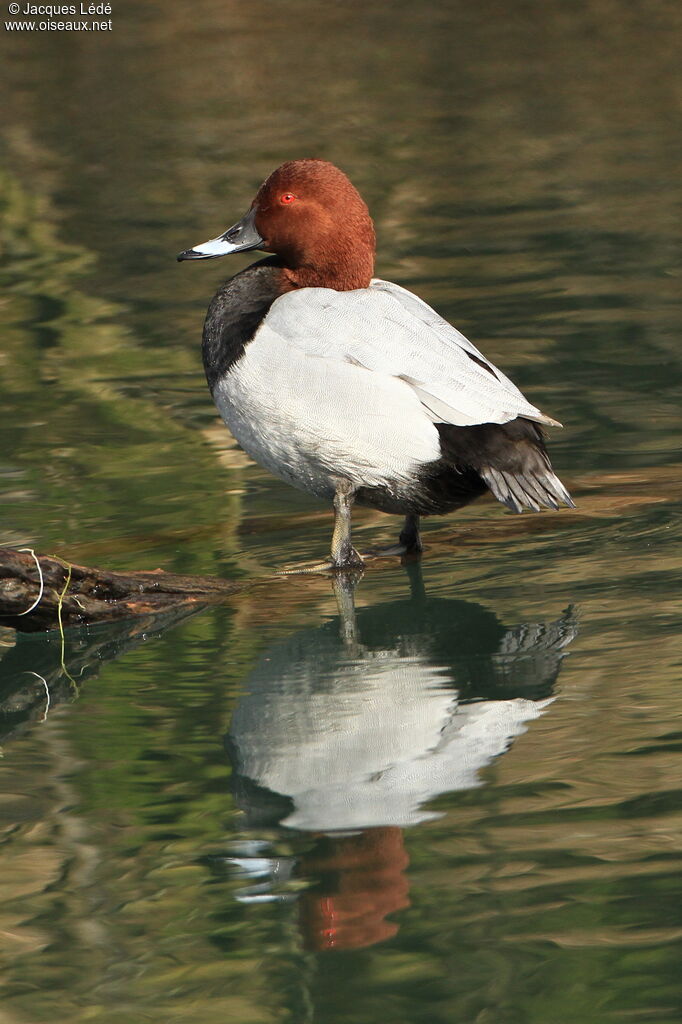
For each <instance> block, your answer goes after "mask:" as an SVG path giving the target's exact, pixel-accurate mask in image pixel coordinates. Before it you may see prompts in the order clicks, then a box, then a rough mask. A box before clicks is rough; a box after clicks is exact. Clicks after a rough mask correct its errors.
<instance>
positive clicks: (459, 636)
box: [0, 0, 682, 1024]
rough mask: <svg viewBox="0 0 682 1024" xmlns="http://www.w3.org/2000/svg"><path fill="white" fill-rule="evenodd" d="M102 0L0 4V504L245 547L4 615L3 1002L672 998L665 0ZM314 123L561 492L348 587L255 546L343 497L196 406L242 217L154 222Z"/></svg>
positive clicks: (199, 546)
mask: <svg viewBox="0 0 682 1024" xmlns="http://www.w3.org/2000/svg"><path fill="white" fill-rule="evenodd" d="M112 21H113V31H112V33H111V34H110V35H108V36H106V37H105V36H104V35H102V36H97V37H95V36H92V37H87V38H86V36H80V37H79V38H76V37H75V36H74V37H73V38H67V37H66V36H65V35H60V34H58V33H46V34H44V35H42V36H38V35H32V36H29V35H28V34H26V35H19V34H16V33H13V34H12V37H11V38H10V34H9V33H6V32H2V33H0V47H1V48H2V72H0V73H1V74H2V77H3V86H4V88H3V96H4V97H5V102H4V103H3V105H2V110H0V130H1V132H2V141H1V143H0V145H1V148H2V157H3V160H2V170H1V171H0V208H1V209H2V229H1V234H0V244H1V256H2V258H1V261H0V282H1V283H2V291H3V300H2V304H1V305H0V326H1V329H2V343H1V345H0V358H1V360H2V362H1V364H0V373H1V375H2V376H1V379H0V390H1V393H2V408H3V416H2V417H1V418H0V496H1V497H2V505H3V516H2V521H1V523H0V543H2V544H9V545H13V546H18V547H23V546H30V547H33V548H35V549H36V550H41V551H49V552H54V553H56V554H59V555H60V556H61V557H63V558H65V559H69V560H73V561H80V562H83V563H86V564H93V565H97V564H101V565H106V566H109V567H112V568H139V569H143V568H147V569H153V568H156V567H157V566H160V567H162V568H164V569H167V570H170V571H176V572H187V573H210V574H217V575H221V576H224V577H226V578H238V579H241V580H243V581H248V580H258V581H259V583H258V585H257V586H256V587H249V588H246V589H244V590H243V591H242V592H240V593H239V594H237V595H235V596H234V597H233V598H232V599H231V600H230V602H229V604H228V605H227V606H225V607H222V608H214V609H211V610H207V611H204V612H202V613H200V614H197V615H194V616H191V617H186V618H180V619H178V620H176V621H164V622H157V623H142V624H122V625H118V626H117V627H116V628H115V629H113V628H97V629H91V630H83V631H79V630H76V631H72V632H69V633H67V635H66V636H65V638H64V642H63V643H62V641H61V638H60V637H59V635H58V634H57V635H52V634H50V635H47V636H43V635H34V636H15V635H14V634H13V633H11V632H9V631H5V632H3V633H2V635H0V642H1V643H2V645H3V646H2V647H1V648H0V653H2V659H1V660H0V714H1V718H2V721H1V725H0V729H1V734H2V737H3V738H2V744H3V759H2V787H1V790H0V822H1V826H2V831H1V833H0V835H1V840H0V841H1V845H0V864H1V866H2V870H1V871H0V879H2V881H1V882H0V942H1V943H2V947H3V961H4V968H3V985H4V990H3V1009H2V1013H1V1016H2V1021H3V1024H5V1022H7V1024H37V1022H41V1021H50V1022H54V1021H60V1022H61V1021H64V1022H69V1024H71V1022H74V1021H75V1022H80V1021H83V1022H85V1021H98V1022H99V1021H101V1022H102V1024H109V1022H114V1021H125V1022H126V1024H128V1022H131V1021H133V1022H136V1024H137V1022H138V1021H140V1022H142V1021H155V1022H157V1021H158V1022H163V1024H170V1022H181V1021H190V1020H191V1021H195V1020H198V1019H200V1020H202V1021H205V1022H206V1024H211V1022H213V1021H215V1022H216V1024H217V1022H219V1021H220V1022H221V1024H222V1022H223V1021H225V1020H234V1021H239V1022H245V1024H246V1022H249V1024H250V1022H268V1024H270V1022H273V1021H292V1022H297V1024H304V1022H305V1024H308V1022H312V1021H318V1022H322V1021H324V1022H325V1024H330V1022H334V1024H336V1022H339V1024H341V1022H345V1021H347V1022H353V1024H358V1022H361V1024H375V1022H376V1024H379V1022H382V1024H383V1022H386V1021H389V1022H391V1024H394V1022H395V1024H399V1022H408V1021H409V1022H410V1024H413V1022H421V1021H423V1022H424V1024H426V1022H428V1024H433V1022H441V1021H442V1022H443V1024H445V1022H448V1024H450V1022H453V1021H467V1022H469V1021H472V1022H473V1021H476V1022H477V1024H488V1022H493V1021H494V1022H495V1024H501V1022H504V1024H516V1022H524V1024H526V1022H534V1021H538V1022H541V1021H542V1022H545V1021H548V1020H549V1021H557V1022H561V1024H573V1022H574V1021H575V1022H576V1024H577V1022H580V1024H585V1022H590V1024H593V1022H594V1024H602V1022H607V1021H616V1020H618V1021H620V1020H632V1021H637V1022H645V1021H646V1022H649V1021H651V1022H662V1024H672V1022H674V1021H677V1020H679V1018H680V1010H681V1007H680V1002H681V998H680V996H681V990H680V982H679V968H678V964H679V940H680V933H681V925H680V915H679V909H678V908H679V905H680V885H679V863H678V861H679V846H680V843H679V838H680V828H679V792H680V767H679V766H680V761H679V748H680V736H681V735H682V725H681V723H680V711H681V705H680V695H679V694H680V687H679V679H680V663H681V661H682V646H681V644H680V638H679V615H680V601H679V578H680V571H681V569H682V555H681V551H682V548H681V546H680V541H681V539H682V538H681V530H680V476H681V466H680V449H681V447H682V445H681V441H682V426H681V421H680V413H679V409H680V398H681V395H680V391H681V389H680V372H679V371H680V359H679V341H678V338H679V326H680V316H679V312H680V292H679V259H678V257H679V252H678V238H679V206H678V204H677V194H676V193H677V188H678V185H677V181H678V176H679V160H680V147H679V144H678V143H677V140H676V136H675V134H674V129H673V126H674V124H675V119H676V117H677V111H678V108H677V102H678V97H679V69H678V65H679V30H680V14H679V10H678V8H677V6H676V5H673V4H672V3H668V2H666V0H661V2H656V3H652V4H648V5H638V4H634V5H633V4H624V3H619V2H617V0H615V2H614V0H595V2H592V3H591V4H589V5H582V4H578V5H569V6H568V7H567V6H566V5H562V4H559V3H558V2H554V0H551V2H549V3H543V4H540V3H536V2H531V0H528V2H522V3H519V4H516V5H514V7H513V9H512V8H510V7H509V5H505V4H500V3H497V2H495V0H490V2H489V3H484V4H477V5H467V4H461V5H454V4H453V5H444V4H435V3H431V2H427V3H423V4H421V5H419V6H418V8H415V6H414V5H412V4H407V3H403V2H401V0H391V2H389V3H386V4H383V5H379V6H375V7H373V8H372V7H370V8H368V7H367V5H366V4H360V3H356V2H355V0H350V2H348V3H344V4H336V5H334V4H322V3H317V2H312V0H292V2H290V3H288V4H286V5H273V4H271V3H270V4H267V3H264V2H263V0H255V2H254V3H251V4H249V5H244V4H238V3H236V2H231V0H230V2H227V3H226V2H224V0H221V2H220V3H217V2H214V0H202V2H200V3H197V4H194V5H192V6H191V8H190V7H188V6H187V5H185V4H180V3H177V2H175V0H167V2H166V3H164V4H156V3H148V4H145V5H143V6H141V5H139V4H138V5H136V4H132V3H130V2H129V0H120V2H119V3H118V4H117V5H116V8H115V10H114V11H113V14H112ZM305 155H318V156H324V157H326V158H328V159H331V160H334V161H335V162H337V163H339V164H340V165H341V166H342V167H343V168H344V169H345V170H346V171H348V173H349V174H350V175H351V177H352V178H353V180H354V181H355V182H356V184H357V185H358V187H359V188H360V189H361V190H362V192H363V194H365V195H366V197H367V200H368V202H369V204H370V206H371V209H372V212H373V214H374V216H375V219H376V223H377V230H378V236H379V258H378V272H379V274H380V275H381V276H385V277H389V278H392V279H393V280H396V281H398V282H399V283H401V284H403V285H405V286H406V287H409V288H412V289H414V290H416V291H418V292H419V294H420V295H422V296H423V297H424V298H425V299H426V300H427V301H429V302H431V303H432V304H434V305H435V306H436V307H437V308H438V310H439V311H440V312H442V313H443V314H444V315H445V316H447V317H449V318H450V319H451V320H452V321H453V322H455V323H456V324H457V326H459V327H460V328H461V329H462V330H464V331H465V333H467V334H468V335H469V336H470V337H471V338H472V340H474V341H475V342H476V343H477V344H479V346H480V347H481V348H482V349H483V351H484V352H485V353H486V354H487V355H488V356H489V357H490V358H492V359H493V360H494V361H495V362H497V363H498V364H499V365H500V366H501V367H502V368H503V369H504V370H505V371H506V372H508V373H509V374H510V375H511V376H512V377H513V379H514V380H515V381H516V382H517V383H518V384H519V385H520V386H521V387H522V388H523V390H524V391H525V392H526V393H527V394H528V396H529V398H530V399H531V400H532V401H534V402H536V403H537V404H539V405H540V406H541V407H542V408H543V409H545V410H546V411H547V412H549V413H550V414H551V415H552V416H554V417H556V418H557V419H559V420H561V421H562V422H563V423H564V424H565V429H564V430H563V431H554V432H553V433H552V438H551V452H552V459H553V462H554V464H555V466H556V468H557V470H558V471H559V473H560V475H561V477H562V479H564V481H565V482H566V483H567V485H568V486H569V487H570V489H571V491H572V493H573V494H574V496H575V498H576V501H577V503H578V509H577V510H576V511H575V512H569V511H566V512H562V513H560V514H556V515H555V514H551V513H546V514H540V515H524V516H520V517H519V516H513V515H511V514H508V513H506V512H505V510H504V509H502V508H501V507H500V506H497V505H496V504H494V503H493V502H491V501H481V502H479V503H477V504H474V505H473V506H471V507H470V508H468V509H466V510H465V511H464V512H462V513H461V514H459V515H458V516H453V517H449V518H446V519H443V520H437V521H433V522H430V523H428V524H427V525H426V529H425V540H426V543H427V545H428V550H427V553H426V556H425V558H424V560H423V564H422V567H421V570H419V569H418V567H416V566H401V565H399V564H397V563H393V562H383V563H372V564H371V565H370V566H369V567H368V571H367V572H366V574H365V576H364V577H363V579H362V580H360V582H359V583H358V585H357V588H356V589H355V592H354V594H351V593H350V591H348V590H343V589H342V590H340V591H339V592H338V593H334V591H333V588H332V586H331V583H330V581H329V580H327V579H323V578H322V579H317V578H303V579H301V578H298V579H297V578H291V577H287V578H281V577H280V578H277V579H275V578H273V573H274V572H275V570H277V569H278V568H280V567H282V566H283V565H291V564H295V563H298V562H301V561H311V560H313V559H316V558H318V557H320V556H322V555H323V554H324V552H325V550H326V547H327V544H328V542H329V535H330V529H331V523H330V513H329V511H328V510H327V509H324V508H323V507H322V506H321V505H320V504H319V503H318V502H316V501H315V500H313V499H312V498H309V497H307V496H306V495H303V494H298V493H297V492H295V491H293V490H291V489H289V488H287V487H286V486H285V485H284V484H281V483H279V482H278V481H276V480H274V479H272V478H271V477H270V476H269V475H268V474H267V473H265V472H264V471H262V470H261V469H259V468H258V467H257V466H255V465H253V464H252V463H250V462H249V460H248V459H247V458H246V457H245V456H244V455H243V454H242V453H241V452H240V451H239V450H238V449H237V448H236V446H235V445H234V443H233V442H232V441H231V440H230V438H229V436H228V435H227V433H226V431H225V430H224V428H223V427H222V426H221V425H220V423H219V421H218V420H217V419H216V416H215V413H214V411H213V408H212V406H211V403H210V399H209V396H208V393H207V390H206V386H205V382H204V379H203V373H202V370H201V365H200V354H199V337H200V328H201V322H202V318H203V314H204V310H205V307H206V304H207V302H208V299H209V297H210V295H211V294H212V292H213V291H214V290H215V288H216V287H217V285H218V283H219V282H220V280H222V277H223V276H225V275H227V274H229V273H230V272H233V271H234V270H236V269H239V268H241V267H242V266H244V265H246V264H247V262H248V261H249V257H248V255H247V256H244V257H235V258H234V260H233V262H232V263H230V264H229V265H228V262H227V261H215V262H211V263H207V264H196V265H187V264H184V265H176V264H175V263H174V262H173V257H174V255H175V253H176V252H178V251H180V250H181V249H184V248H187V246H189V245H192V244H194V243H196V242H199V241H200V240H202V239H205V238H208V237H212V236H214V235H215V234H217V233H218V232H219V231H221V230H223V229H224V228H226V227H227V226H228V225H229V224H231V223H232V222H233V221H235V220H236V219H237V218H238V217H239V216H240V215H241V214H242V213H243V212H244V210H245V209H246V207H247V206H248V203H249V202H250V199H251V196H252V194H253V191H254V189H255V187H256V185H257V184H258V183H259V182H260V180H262V178H263V177H264V176H265V174H267V173H268V171H269V170H271V169H272V167H274V166H275V165H276V164H277V163H279V162H281V161H282V160H283V159H288V158H292V157H296V156H305ZM356 519H357V541H358V544H359V546H360V548H368V547H372V546H376V545H380V544H384V543H389V542H390V541H391V540H392V539H393V538H394V535H395V532H396V526H397V523H396V521H395V520H394V519H393V518H392V517H387V516H383V515H382V514H381V513H378V512H373V511H371V510H361V509H360V510H358V511H357V516H356ZM353 605H354V608H353Z"/></svg>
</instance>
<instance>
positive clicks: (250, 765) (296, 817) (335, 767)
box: [230, 634, 551, 831]
mask: <svg viewBox="0 0 682 1024" xmlns="http://www.w3.org/2000/svg"><path fill="white" fill-rule="evenodd" d="M310 639H311V638H310V635H309V634H308V637H307V640H308V642H306V638H305V636H300V635H299V636H298V637H292V638H290V639H289V640H287V641H284V642H282V643H280V644H277V645H274V646H273V647H271V648H270V649H269V650H268V651H267V654H266V656H265V657H263V658H262V659H261V661H260V662H259V663H258V665H257V666H256V668H255V669H254V671H253V673H252V674H251V676H250V678H249V680H248V686H249V690H250V694H249V695H248V696H246V697H245V698H243V699H242V701H241V702H240V704H239V706H238V708H237V709H236V711H235V714H234V718H233V721H232V726H231V729H230V738H231V741H232V743H233V744H234V746H235V748H236V751H237V753H238V766H239V772H240V774H241V775H242V776H246V777H248V778H249V779H251V780H252V781H253V782H255V783H257V784H258V785H259V786H262V787H264V788H267V789H269V790H271V791H273V792H275V793H280V794H282V795H284V796H288V797H290V798H291V799H292V801H293V804H294V810H293V811H292V813H291V814H289V816H288V817H286V818H285V819H284V820H283V822H282V824H284V825H288V826H290V827H292V828H299V829H307V830H312V831H325V830H332V829H348V828H364V827H371V826H379V825H400V826H404V825H413V824H415V823H417V822H419V821H424V820H426V819H428V818H432V817H434V816H435V815H434V814H433V813H430V812H427V811H423V810H421V809H420V808H421V805H422V804H424V803H425V802H426V801H428V800H429V799H431V798H433V797H434V796H436V795H438V794H439V793H444V792H448V791H451V790H458V789H469V788H471V787H473V786H477V785H480V782H481V780H480V779H479V777H478V773H479V771H480V770H481V769H482V768H484V767H485V765H487V764H489V762H490V761H491V760H492V759H493V758H494V757H495V756H497V755H498V754H501V753H503V752H504V751H505V750H506V749H507V747H508V746H509V743H510V742H511V740H512V739H513V738H514V737H515V736H518V735H519V733H522V732H524V731H525V727H526V723H527V722H529V721H531V720H532V719H534V718H537V717H538V716H539V715H540V714H541V713H542V711H543V710H544V708H545V707H546V706H547V705H548V704H550V703H551V698H550V699H547V700H541V701H533V700H526V699H522V698H517V699H513V700H503V701H497V700H495V701H478V702H473V703H468V704H460V703H459V702H458V698H457V691H456V689H455V684H454V682H453V680H452V679H451V678H450V677H449V675H448V673H447V671H446V670H445V669H444V668H440V667H438V666H435V665H433V664H432V663H429V661H428V660H427V658H426V657H424V656H422V655H421V654H417V655H415V654H405V653H404V652H402V651H399V650H379V651H376V650H374V651H371V652H369V651H363V650H362V649H360V651H359V652H357V655H356V656H355V657H351V656H349V655H348V653H347V652H346V651H345V650H344V648H343V647H342V646H341V645H340V644H339V642H338V640H336V641H334V640H333V638H332V637H331V636H329V635H327V636H326V637H324V638H323V637H320V636H318V638H316V642H314V643H312V644H310V643H309V641H310Z"/></svg>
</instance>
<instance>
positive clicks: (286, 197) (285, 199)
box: [279, 192, 296, 203]
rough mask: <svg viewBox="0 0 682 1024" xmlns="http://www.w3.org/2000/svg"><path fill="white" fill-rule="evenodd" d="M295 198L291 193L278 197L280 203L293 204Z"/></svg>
mask: <svg viewBox="0 0 682 1024" xmlns="http://www.w3.org/2000/svg"><path fill="white" fill-rule="evenodd" d="M295 198H296V196H295V195H294V194H293V193H292V192H285V193H284V195H283V196H280V197H279V201H280V203H293V201H294V199H295Z"/></svg>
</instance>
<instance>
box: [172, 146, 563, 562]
mask: <svg viewBox="0 0 682 1024" xmlns="http://www.w3.org/2000/svg"><path fill="white" fill-rule="evenodd" d="M250 249H261V250H263V251H265V252H269V253H273V255H272V256H269V257H267V258H266V259H262V260H259V261H258V262H257V263H253V264H251V266H249V267H247V268H246V269H245V270H242V271H241V272H240V273H238V274H236V275H235V276H234V277H232V278H230V279H229V280H227V281H226V282H225V283H224V284H223V285H222V286H221V287H220V288H219V289H218V291H217V292H216V294H215V296H214V297H213V299H212V301H211V304H210V305H209V307H208V313H207V315H206V322H205V324H204V333H203V360H204V367H205V370H206V377H207V379H208V384H209V388H210V389H211V394H212V395H213V400H214V401H215V403H216V405H217V407H218V410H219V412H220V414H221V416H222V418H223V419H224V421H225V423H226V424H227V426H228V427H229V429H230V431H231V432H232V434H233V435H234V437H235V438H236V440H237V441H238V442H239V444H240V445H241V446H242V448H243V449H244V450H245V451H246V452H247V453H248V454H249V455H251V456H252V457H253V458H254V459H255V460H256V461H257V462H259V463H260V464H261V465H263V466H265V467H266V468H267V469H268V470H270V471H271V472H272V473H274V474H275V475H276V476H279V477H280V478H281V479H283V480H285V481H286V482H287V483H290V484H293V485H294V486H295V487H299V488H301V489H302V490H304V491H308V492H309V493H311V494H314V495H317V497H319V498H323V499H326V500H332V501H333V504H334V510H335V517H336V518H335V525H334V534H333V538H332V546H331V562H330V567H332V568H334V569H346V568H351V567H353V566H358V565H362V559H361V557H360V556H359V555H358V553H357V551H356V550H355V548H354V547H353V545H352V543H351V508H352V505H353V502H354V501H357V502H359V503H360V504H362V505H370V506H371V507H373V508H377V509H381V510H382V511H384V512H391V513H395V514H399V515H403V516H405V524H404V527H403V529H402V532H401V533H400V544H399V546H398V548H396V550H401V551H413V552H416V551H420V550H421V539H420V535H419V517H420V516H428V515H442V514H444V513H446V512H451V511H453V510H454V509H458V508H461V507H462V506H464V505H466V504H468V503H469V502H470V501H473V499H474V498H477V497H478V496H479V495H481V494H484V493H485V492H486V491H488V490H489V491H491V492H492V493H493V495H494V496H495V497H496V498H497V499H498V501H501V502H502V503H503V504H504V505H506V506H507V507H508V508H510V509H512V510H513V511H515V512H521V511H522V510H523V509H525V508H528V509H534V510H536V511H537V510H539V509H540V508H541V507H543V506H544V507H547V508H553V509H556V508H558V506H559V505H560V504H562V503H563V504H564V505H568V506H569V507H571V508H574V507H575V506H574V504H573V501H572V500H571V497H570V495H569V494H568V492H567V490H566V488H565V487H564V485H563V484H562V483H561V481H560V480H559V478H558V477H557V476H556V475H555V474H554V472H553V470H552V467H551V465H550V462H549V458H548V457H547V452H546V449H545V444H544V440H543V432H542V429H541V427H540V424H548V425H550V426H560V425H561V424H559V423H557V422H556V420H553V419H551V418H550V417H549V416H546V415H545V414H544V413H542V412H540V410H539V409H537V408H536V407H535V406H534V405H532V404H531V403H530V402H529V401H528V400H527V399H526V398H524V396H523V395H522V394H521V392H520V391H519V389H518V388H517V387H516V386H515V385H514V384H513V383H512V382H511V381H510V380H509V378H508V377H506V376H505V375H504V374H503V373H502V372H501V371H500V370H498V369H497V368H496V367H495V366H493V364H492V363H490V362H489V361H488V360H487V359H486V358H485V356H483V355H482V353H481V352H479V350H478V349H477V348H476V347H475V346H474V345H472V344H471V342H470V341H468V340H467V339H466V338H465V337H464V335H462V334H460V332H459V331H458V330H456V329H455V328H454V327H452V326H451V325H450V324H449V323H447V321H445V320H443V319H442V318H441V317H440V316H439V315H438V314H437V313H436V312H435V311H434V310H433V309H431V307H430V306H428V305H427V304H426V303H425V302H423V301H422V300H421V299H419V298H418V297H417V296H416V295H413V294H412V293H411V292H409V291H407V290H406V289H405V288H401V287H400V285H397V284H392V283H391V282H389V281H382V280H381V279H379V278H375V277H373V276H372V275H373V273H374V256H375V235H374V226H373V224H372V219H371V217H370V215H369V211H368V209H367V206H366V205H365V203H364V202H363V200H362V198H361V196H360V195H359V193H358V192H357V190H356V189H355V188H354V186H353V185H352V184H351V182H350V181H349V180H348V178H347V177H346V175H345V174H343V172H342V171H340V170H339V169H338V168H337V167H335V166H334V165H333V164H331V163H328V162H327V161H325V160H294V161H291V162H288V163H284V164H282V165H281V167H278V168H277V170H275V171H273V172H272V174H271V175H270V177H269V178H267V180H266V181H265V182H264V183H263V184H262V185H261V187H260V188H259V190H258V192H257V194H256V197H255V199H254V200H253V202H252V203H251V207H250V209H249V211H248V213H247V214H246V215H245V216H244V217H242V219H241V220H240V221H238V222H237V223H236V224H234V225H233V227H231V228H228V230H227V231H225V232H224V234H222V235H220V236H218V237H217V238H213V239H211V240H210V241H208V242H204V244H203V245H197V246H196V247H195V248H194V249H188V250H187V251H185V252H183V253H180V255H179V256H178V259H179V260H202V259H214V258H215V257H217V256H223V255H225V254H227V253H233V252H245V251H247V250H250Z"/></svg>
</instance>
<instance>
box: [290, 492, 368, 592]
mask: <svg viewBox="0 0 682 1024" xmlns="http://www.w3.org/2000/svg"><path fill="white" fill-rule="evenodd" d="M354 498H355V489H354V488H353V485H352V484H351V482H350V480H346V479H341V478H339V479H337V480H336V482H335V491H334V533H333V534H332V550H331V558H330V559H329V561H328V562H319V563H318V564H317V565H308V566H305V567H302V568H300V569H299V568H296V569H280V570H279V572H278V574H277V575H278V576H300V575H307V574H308V573H314V572H329V571H330V570H331V571H332V572H339V571H341V572H343V571H346V572H348V571H350V572H352V571H353V570H355V571H356V572H357V570H358V569H364V566H365V563H364V562H363V560H362V558H361V557H360V555H359V554H358V553H357V551H356V550H355V548H354V547H353V545H352V543H351V510H352V508H353V500H354Z"/></svg>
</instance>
